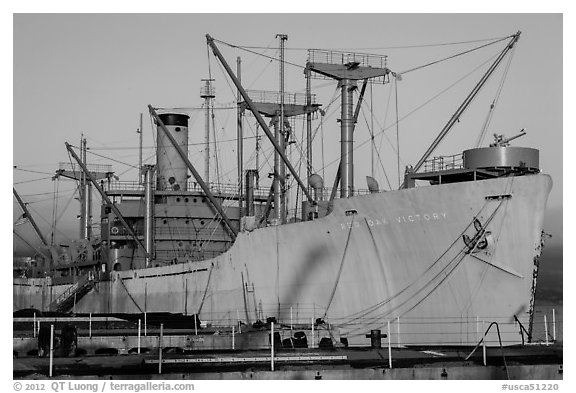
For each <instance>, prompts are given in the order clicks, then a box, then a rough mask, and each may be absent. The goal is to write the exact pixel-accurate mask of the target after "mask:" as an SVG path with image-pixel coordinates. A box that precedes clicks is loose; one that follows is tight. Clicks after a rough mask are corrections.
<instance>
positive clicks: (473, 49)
mask: <svg viewBox="0 0 576 393" xmlns="http://www.w3.org/2000/svg"><path fill="white" fill-rule="evenodd" d="M512 37H513V36H508V37H504V38H500V39H499V40H496V41H493V42H489V43H488V44H484V45H480V46H477V47H476V48H472V49H469V50H467V51H464V52H460V53H456V54H454V55H451V56H448V57H444V58H442V59H439V60H435V61H433V62H430V63H427V64H423V65H421V66H417V67H414V68H410V69H408V70H406V71H402V72H399V74H400V75H403V74H407V73H409V72H412V71H417V70H421V69H422V68H426V67H429V66H432V65H434V64H438V63H441V62H443V61H447V60H450V59H454V58H456V57H459V56H462V55H465V54H468V53H471V52H474V51H477V50H479V49H482V48H486V47H487V46H490V45H494V44H497V43H498V42H501V41H504V40H507V39H509V38H512Z"/></svg>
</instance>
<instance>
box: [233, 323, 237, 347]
mask: <svg viewBox="0 0 576 393" xmlns="http://www.w3.org/2000/svg"><path fill="white" fill-rule="evenodd" d="M235 338H236V329H235V326H234V325H232V349H236V342H235Z"/></svg>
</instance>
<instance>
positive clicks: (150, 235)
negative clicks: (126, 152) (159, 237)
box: [144, 165, 154, 268]
mask: <svg viewBox="0 0 576 393" xmlns="http://www.w3.org/2000/svg"><path fill="white" fill-rule="evenodd" d="M153 181H154V166H153V165H146V168H145V173H144V184H145V188H144V204H145V215H144V236H145V238H144V248H145V249H146V267H147V268H148V267H150V265H151V263H152V256H153V255H154V186H153Z"/></svg>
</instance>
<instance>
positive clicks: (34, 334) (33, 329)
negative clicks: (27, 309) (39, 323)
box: [32, 313, 36, 338]
mask: <svg viewBox="0 0 576 393" xmlns="http://www.w3.org/2000/svg"><path fill="white" fill-rule="evenodd" d="M32 322H33V324H34V327H33V328H32V337H34V338H36V313H34V319H33V320H32Z"/></svg>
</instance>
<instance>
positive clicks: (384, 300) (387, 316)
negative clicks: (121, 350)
mask: <svg viewBox="0 0 576 393" xmlns="http://www.w3.org/2000/svg"><path fill="white" fill-rule="evenodd" d="M551 185H552V181H551V179H550V177H549V176H548V175H542V174H538V175H528V176H517V177H508V178H498V179H491V180H483V181H475V182H462V183H453V184H445V185H438V186H430V187H418V188H411V189H405V190H398V191H390V192H385V193H377V194H370V195H365V196H358V197H353V198H347V199H340V200H336V201H335V202H334V209H333V212H332V213H331V214H330V215H328V216H326V217H323V218H321V219H318V220H315V221H309V222H301V223H294V224H289V225H282V226H271V227H267V228H262V229H257V230H255V231H253V232H243V233H240V234H239V235H238V238H237V240H236V242H235V243H234V245H233V246H232V247H231V248H230V249H229V250H228V251H227V252H226V253H224V254H222V255H220V256H218V257H216V258H213V259H210V260H206V261H202V262H191V263H184V264H177V265H172V266H165V267H155V268H148V269H139V270H127V271H119V272H113V273H111V279H110V281H101V282H99V283H97V284H96V287H95V288H94V289H93V290H91V291H90V292H89V293H88V294H87V295H85V296H84V297H83V298H82V299H80V300H79V301H78V302H77V304H76V305H75V311H76V312H86V313H88V312H92V313H99V312H100V313H141V312H145V311H146V312H181V313H185V314H195V313H198V314H199V316H200V319H201V320H203V321H206V322H208V323H212V324H213V325H218V324H221V325H228V326H230V325H233V324H235V323H236V322H237V320H238V319H240V320H241V321H243V322H245V323H253V322H255V321H256V320H258V319H265V318H267V317H275V318H276V320H277V321H279V322H281V323H284V324H290V323H293V324H298V325H304V324H308V325H309V324H310V323H311V321H312V320H316V319H318V318H321V319H323V320H324V321H325V322H326V325H325V326H330V329H331V331H332V332H335V333H334V334H338V335H339V336H340V337H346V338H347V340H348V343H349V344H352V345H354V344H359V345H360V344H367V343H368V339H367V338H366V334H369V333H370V331H371V330H373V329H380V330H382V332H383V333H387V331H388V329H390V332H389V335H390V339H391V341H392V342H393V343H395V344H406V345H408V344H414V345H422V344H435V345H438V344H446V345H474V344H476V343H477V342H478V340H479V338H481V336H482V331H483V330H484V329H486V328H488V326H489V324H490V323H491V322H497V323H498V328H499V330H500V336H498V334H497V333H496V327H493V328H492V329H491V331H490V333H489V334H488V336H487V339H486V341H487V342H488V343H489V344H490V345H498V344H499V342H500V340H501V341H502V344H503V345H511V344H517V343H520V342H522V336H521V333H520V327H519V325H518V324H517V322H516V319H515V317H516V318H517V319H518V320H519V321H520V323H521V324H522V325H523V326H524V327H525V328H526V329H528V326H529V324H530V322H531V320H530V316H531V313H532V312H533V302H534V292H535V285H536V276H537V268H538V261H539V256H540V252H541V242H542V237H541V234H542V228H543V215H544V209H545V205H546V201H547V198H548V194H549V192H550V189H551ZM465 238H466V239H465ZM66 289H67V286H63V285H60V286H57V285H51V283H50V279H15V280H14V309H23V308H38V309H47V307H48V305H49V304H50V303H51V302H52V301H53V300H54V299H55V298H56V297H57V296H58V295H59V294H61V293H63V292H64V291H65V290H66Z"/></svg>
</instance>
